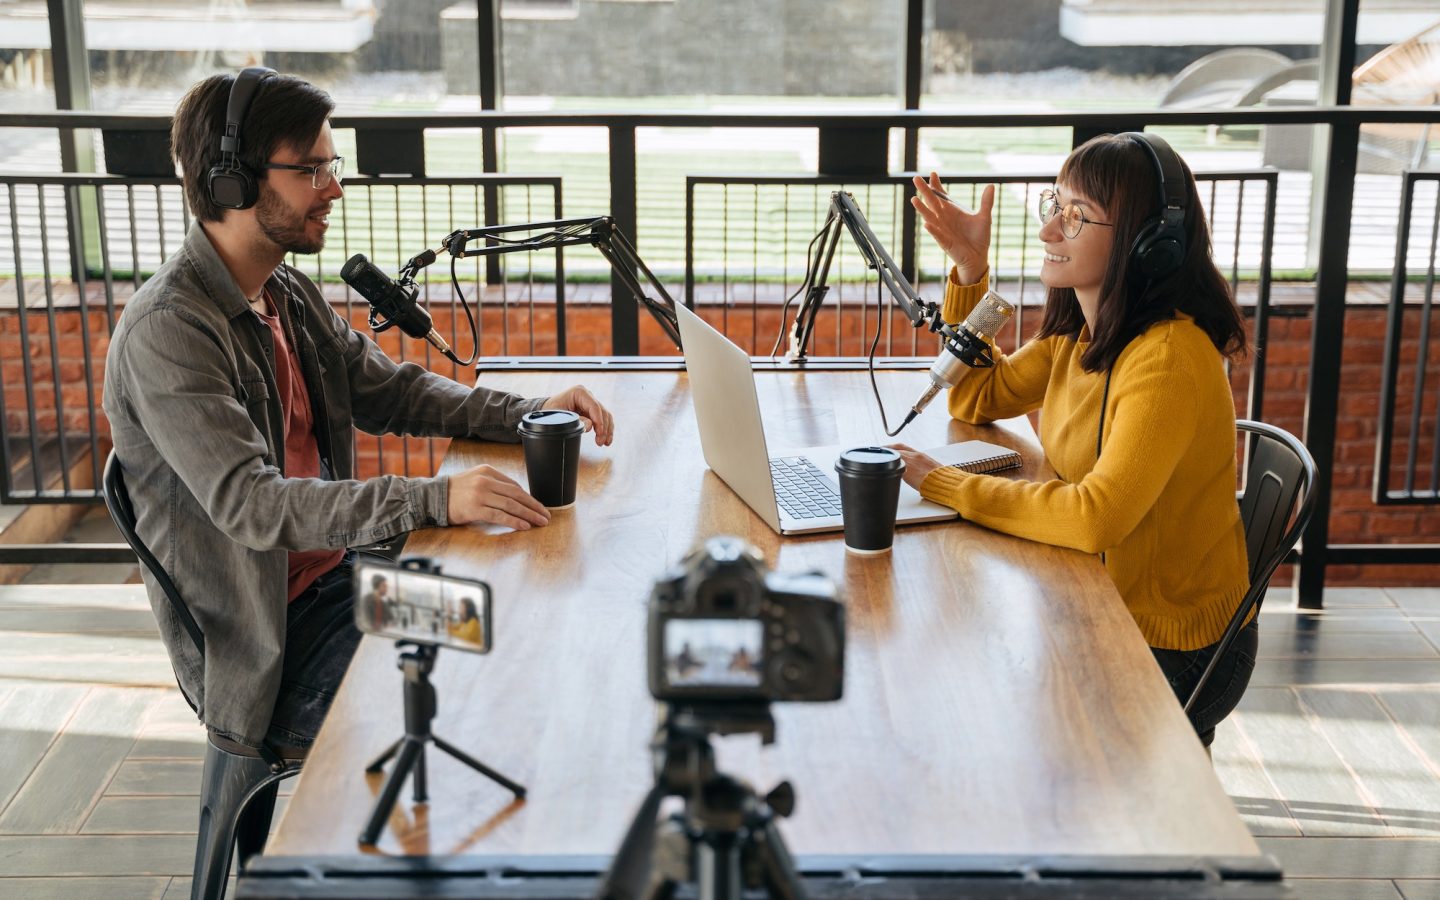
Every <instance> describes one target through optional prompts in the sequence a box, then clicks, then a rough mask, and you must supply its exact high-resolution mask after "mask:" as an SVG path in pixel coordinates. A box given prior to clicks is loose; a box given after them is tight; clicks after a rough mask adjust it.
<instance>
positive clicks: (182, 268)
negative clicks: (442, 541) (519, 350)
mask: <svg viewBox="0 0 1440 900" xmlns="http://www.w3.org/2000/svg"><path fill="white" fill-rule="evenodd" d="M266 287H267V288H268V289H269V292H270V296H271V297H274V298H283V302H281V301H280V300H277V304H276V305H277V306H278V307H279V312H280V316H281V320H282V322H284V324H285V327H286V329H287V333H288V334H289V335H290V336H291V338H292V340H293V343H294V347H295V350H296V353H297V355H298V356H299V358H300V366H301V369H302V373H303V376H304V378H305V384H306V387H307V388H308V389H309V392H310V401H311V404H312V405H313V407H314V419H315V434H316V440H317V442H318V444H319V447H320V457H321V470H322V472H324V473H325V477H324V478H286V477H285V476H284V475H283V474H282V473H283V471H284V467H285V458H284V453H285V438H284V435H285V430H284V423H283V421H282V419H283V413H282V409H281V405H280V397H279V392H278V391H277V390H276V385H275V367H274V362H273V361H274V354H275V346H274V342H273V340H272V338H271V334H270V330H269V328H268V327H267V326H266V325H265V323H264V322H263V321H261V319H260V317H259V316H257V315H256V314H255V312H254V311H253V310H252V309H251V308H250V305H249V303H248V302H247V301H246V299H245V297H244V296H243V295H242V294H241V292H240V289H239V287H238V286H236V284H235V281H234V279H233V278H232V277H231V276H230V273H229V270H227V269H226V268H225V265H224V263H223V262H221V260H220V257H219V255H218V254H217V253H216V252H215V248H214V247H213V246H212V245H211V243H210V240H209V238H208V237H207V236H206V235H205V232H204V230H203V229H202V228H201V227H200V226H199V224H198V223H197V224H195V225H192V226H191V228H190V232H189V234H187V235H186V238H185V242H184V244H183V245H182V246H181V248H180V250H179V252H178V253H176V254H175V255H174V256H173V257H171V258H170V259H169V260H167V261H166V262H165V263H164V264H163V265H162V266H161V267H160V269H159V270H158V271H157V272H156V273H155V275H154V277H152V278H151V279H150V280H149V281H148V282H146V283H145V285H144V287H142V288H141V289H140V290H139V291H137V292H136V293H135V296H134V298H132V299H131V301H130V302H129V304H128V305H127V306H126V308H125V312H124V314H123V315H122V316H121V317H120V322H119V325H118V326H117V328H116V329H115V333H114V336H113V337H112V339H111V342H110V351H109V355H108V356H107V358H106V367H105V393H104V407H105V414H106V416H107V417H108V418H109V420H110V428H111V432H112V435H113V437H114V441H115V453H116V456H117V457H118V458H119V460H120V464H121V465H122V466H123V467H124V471H125V478H126V482H127V484H128V486H129V489H130V495H131V498H132V500H133V502H134V506H135V513H136V515H137V517H138V522H137V526H136V530H137V532H138V533H139V535H140V537H141V538H142V539H144V541H145V542H146V544H148V545H149V547H150V549H151V551H153V552H154V554H155V556H156V557H157V558H158V559H159V561H160V563H161V565H162V566H164V567H165V569H166V571H167V572H169V574H170V577H171V578H172V579H173V580H174V582H175V585H176V587H177V588H178V589H179V591H180V595H181V596H182V597H183V598H184V599H185V602H186V605H187V606H189V608H190V611H191V613H192V614H193V615H194V616H195V619H196V621H197V622H198V623H199V625H200V629H201V631H202V632H203V633H204V635H205V656H204V659H203V661H202V659H201V658H200V655H199V654H198V653H197V652H196V650H195V647H194V645H193V644H192V643H191V642H190V638H189V636H188V635H187V634H186V633H185V631H184V628H183V626H181V624H180V622H179V620H178V619H177V618H176V617H175V616H174V614H173V613H172V612H171V609H170V605H169V602H168V601H167V600H166V599H165V595H164V594H163V593H162V591H161V590H160V587H159V586H158V585H157V584H156V583H155V581H154V579H152V578H151V577H150V574H149V573H148V572H144V573H142V574H143V575H144V578H145V586H146V589H147V592H148V593H149V596H150V605H151V606H152V607H153V608H154V610H155V615H156V618H157V619H158V620H159V622H160V633H161V637H162V638H163V639H164V641H165V645H166V647H167V649H168V650H169V652H170V659H171V660H172V662H173V663H174V665H175V673H176V677H177V678H178V680H179V682H180V686H181V688H182V689H183V690H184V692H185V694H186V695H187V697H188V698H189V700H190V701H191V703H192V705H194V706H195V707H196V711H197V712H198V713H199V715H200V717H201V718H202V719H203V720H204V721H205V723H206V724H207V725H208V726H210V727H211V728H213V729H215V730H216V731H218V732H220V733H221V734H223V735H224V736H226V737H228V738H231V739H232V740H236V741H240V742H242V743H245V744H249V745H251V746H255V745H258V744H259V743H260V741H261V740H262V739H263V738H264V736H265V733H266V731H267V729H268V728H269V725H270V718H271V715H272V713H273V710H274V705H275V697H276V694H277V691H278V689H279V685H280V672H281V661H282V658H283V656H284V653H285V614H286V602H285V594H286V573H287V551H291V550H316V549H321V548H339V547H346V546H360V545H365V544H371V543H375V542H377V541H381V540H385V539H387V538H391V537H394V536H396V535H399V534H403V533H404V532H407V531H412V530H414V529H417V528H423V527H426V526H431V525H445V524H447V513H446V510H447V502H448V490H447V488H448V483H447V481H446V480H445V479H442V478H407V477H401V476H397V475H384V476H381V477H379V478H371V479H369V480H367V481H357V480H355V459H354V452H353V445H352V440H351V439H352V429H353V428H354V427H356V426H358V427H359V428H361V429H362V430H364V431H367V432H370V433H372V434H385V433H388V434H407V435H422V436H424V435H429V436H473V437H479V438H484V439H487V440H495V441H515V440H517V437H516V431H515V428H516V425H517V424H518V423H519V421H520V417H521V416H523V415H524V414H525V413H527V412H530V411H531V410H534V409H536V408H538V407H539V406H540V405H541V404H542V403H543V402H544V400H543V399H538V400H525V399H521V398H520V397H517V396H515V395H513V394H508V393H503V392H499V391H492V390H487V389H485V388H479V387H477V388H475V389H473V390H471V389H468V388H465V387H463V386H461V385H459V384H457V383H456V382H454V381H452V380H450V379H448V378H443V377H441V376H439V375H435V374H433V373H430V372H428V371H426V370H425V369H424V368H422V367H420V366H418V365H415V364H413V363H405V364H402V365H397V364H396V363H395V362H393V361H392V360H391V359H390V358H389V357H388V356H386V355H385V353H384V352H383V351H381V350H380V348H379V347H377V346H376V345H375V342H374V341H372V340H371V339H370V338H369V337H368V336H366V335H363V334H360V333H357V332H356V331H354V330H352V329H351V328H350V325H349V323H348V322H346V321H345V320H344V319H343V318H341V317H340V316H339V315H337V314H336V313H335V312H334V310H332V309H331V308H330V306H329V304H327V303H326V302H325V300H324V299H323V298H322V296H321V294H320V291H319V289H318V288H317V287H316V286H315V285H314V284H313V283H312V282H311V281H310V280H309V279H308V278H306V277H305V276H304V275H302V274H301V273H300V272H299V271H297V270H296V269H293V268H291V267H289V266H285V265H282V266H281V267H280V268H278V269H276V271H275V273H274V274H273V275H272V276H271V277H270V279H269V280H268V281H267V282H266Z"/></svg>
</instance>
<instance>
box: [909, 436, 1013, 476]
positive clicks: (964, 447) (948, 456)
mask: <svg viewBox="0 0 1440 900" xmlns="http://www.w3.org/2000/svg"><path fill="white" fill-rule="evenodd" d="M925 453H926V454H927V455H929V456H930V457H932V458H934V459H935V460H936V461H937V462H939V463H940V464H941V465H945V466H954V467H955V468H957V469H960V470H962V471H965V472H973V473H975V474H977V475H988V474H989V473H991V472H1002V471H1004V470H1005V469H1018V468H1019V467H1020V464H1021V460H1020V454H1019V453H1016V452H1015V451H1014V450H1011V449H1009V448H1008V447H1001V446H999V445H997V444H990V443H987V442H985V441H961V442H960V443H958V444H946V445H945V446H943V447H935V448H933V449H930V450H926V451H925Z"/></svg>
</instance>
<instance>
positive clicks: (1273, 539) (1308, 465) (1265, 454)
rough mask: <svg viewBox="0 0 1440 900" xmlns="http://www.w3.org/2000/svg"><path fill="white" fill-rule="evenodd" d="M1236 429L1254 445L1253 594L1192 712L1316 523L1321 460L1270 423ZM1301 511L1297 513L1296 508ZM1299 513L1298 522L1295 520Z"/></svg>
mask: <svg viewBox="0 0 1440 900" xmlns="http://www.w3.org/2000/svg"><path fill="white" fill-rule="evenodd" d="M1235 429H1236V431H1238V432H1239V433H1240V434H1242V435H1245V436H1246V438H1247V439H1248V440H1249V441H1250V447H1249V448H1248V449H1249V451H1250V463H1249V466H1248V467H1247V469H1246V473H1247V474H1246V478H1245V490H1244V491H1243V492H1242V493H1241V494H1240V496H1239V501H1240V521H1241V522H1242V523H1244V526H1245V551H1246V553H1247V555H1248V556H1249V557H1250V590H1248V591H1246V592H1245V596H1244V598H1242V599H1241V601H1240V605H1239V607H1238V608H1237V609H1236V610H1235V614H1234V615H1233V616H1231V617H1230V624H1229V625H1227V626H1226V628H1225V634H1224V635H1223V636H1222V637H1221V638H1220V642H1219V644H1220V645H1219V646H1218V647H1217V648H1216V649H1215V655H1214V656H1212V657H1211V658H1210V662H1209V664H1208V665H1207V666H1206V667H1205V671H1204V672H1203V673H1202V674H1201V675H1200V680H1199V681H1198V682H1197V683H1196V684H1195V687H1194V689H1193V690H1192V691H1191V692H1190V697H1189V699H1187V700H1186V701H1185V712H1186V714H1189V713H1190V711H1191V710H1192V709H1193V708H1194V706H1195V702H1196V701H1197V700H1198V699H1200V694H1201V692H1202V691H1204V690H1205V685H1206V684H1208V683H1209V681H1210V676H1211V675H1212V674H1214V672H1215V668H1216V666H1218V665H1219V663H1220V660H1221V658H1222V657H1224V656H1225V653H1226V651H1228V650H1229V649H1230V645H1231V644H1232V643H1234V642H1235V635H1237V634H1239V633H1240V629H1241V628H1243V627H1244V626H1245V620H1246V619H1249V618H1250V611H1251V610H1252V609H1259V608H1260V605H1261V604H1262V603H1264V602H1265V591H1266V590H1267V589H1268V588H1269V586H1270V576H1271V575H1274V574H1275V570H1276V569H1278V568H1279V567H1280V564H1281V563H1282V562H1284V561H1285V556H1286V555H1287V554H1288V553H1289V552H1290V549H1291V548H1292V547H1294V546H1295V543H1296V542H1297V541H1299V540H1300V535H1301V533H1302V532H1304V531H1305V526H1306V525H1308V524H1309V522H1310V515H1311V513H1312V512H1313V511H1314V507H1315V495H1314V491H1313V490H1312V488H1313V487H1314V485H1315V460H1314V459H1312V458H1311V456H1310V451H1309V450H1306V449H1305V445H1304V444H1302V443H1300V440H1299V439H1298V438H1296V437H1295V436H1294V435H1293V434H1291V433H1290V432H1288V431H1286V430H1284V429H1283V428H1276V427H1275V426H1274V425H1266V424H1265V423H1264V422H1252V421H1249V420H1248V419H1241V420H1240V421H1238V422H1236V423H1235ZM1297 503H1298V505H1299V510H1298V511H1296V505H1297ZM1291 513H1294V518H1293V519H1292V518H1291Z"/></svg>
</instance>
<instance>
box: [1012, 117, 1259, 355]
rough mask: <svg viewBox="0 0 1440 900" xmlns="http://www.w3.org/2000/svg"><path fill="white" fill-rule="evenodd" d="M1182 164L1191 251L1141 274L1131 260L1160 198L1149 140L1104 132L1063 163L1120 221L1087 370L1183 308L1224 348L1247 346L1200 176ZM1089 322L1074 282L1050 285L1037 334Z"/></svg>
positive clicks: (1229, 351)
mask: <svg viewBox="0 0 1440 900" xmlns="http://www.w3.org/2000/svg"><path fill="white" fill-rule="evenodd" d="M1177 158H1178V156H1177ZM1180 167H1181V169H1183V170H1184V172H1185V198H1186V203H1185V237H1186V251H1185V259H1184V260H1183V261H1182V262H1181V263H1180V266H1179V267H1178V268H1177V269H1175V271H1173V272H1171V273H1170V274H1169V275H1165V276H1162V277H1160V278H1157V279H1154V280H1148V279H1145V278H1144V276H1141V275H1137V274H1136V273H1135V272H1134V271H1133V270H1132V268H1131V265H1130V248H1131V246H1132V245H1133V244H1134V243H1135V236H1136V235H1137V234H1138V233H1139V232H1140V230H1141V228H1142V227H1143V226H1144V225H1145V224H1146V223H1147V222H1148V221H1149V220H1150V219H1151V218H1152V217H1154V216H1155V214H1156V212H1157V211H1158V210H1159V209H1160V204H1161V198H1160V182H1159V179H1158V177H1157V176H1156V173H1155V163H1154V160H1152V159H1151V158H1150V155H1149V153H1147V152H1146V151H1145V148H1144V147H1141V146H1140V145H1139V144H1137V143H1136V142H1135V141H1134V140H1133V139H1132V138H1128V137H1124V136H1121V135H1113V134H1105V135H1101V136H1099V137H1097V138H1093V139H1091V140H1089V141H1086V142H1085V143H1084V144H1082V145H1080V146H1079V147H1077V148H1076V149H1075V151H1074V152H1073V153H1071V154H1070V156H1069V158H1068V159H1066V160H1065V164H1064V165H1062V166H1061V167H1060V174H1059V176H1058V177H1057V179H1056V181H1057V182H1058V183H1061V184H1064V185H1065V186H1067V187H1069V188H1070V189H1072V190H1074V191H1077V192H1079V193H1081V194H1084V195H1085V196H1086V197H1087V198H1089V199H1091V200H1094V201H1095V202H1096V203H1099V204H1100V205H1101V206H1103V207H1104V208H1105V214H1106V216H1107V219H1108V221H1109V222H1110V223H1111V224H1112V225H1113V226H1114V235H1115V241H1114V243H1113V244H1112V245H1111V248H1110V261H1109V264H1108V265H1107V266H1106V269H1105V278H1104V280H1103V281H1102V282H1101V284H1100V302H1099V305H1098V309H1097V311H1096V317H1095V318H1096V321H1095V329H1094V332H1093V333H1092V334H1091V335H1090V346H1089V347H1087V348H1086V349H1085V352H1084V353H1083V354H1081V356H1080V367H1081V368H1083V369H1084V370H1085V371H1087V372H1102V371H1109V369H1110V368H1111V367H1113V366H1114V365H1115V360H1116V359H1117V358H1119V356H1120V353H1121V351H1123V350H1124V349H1125V347H1126V346H1127V345H1129V343H1130V341H1131V340H1133V339H1134V338H1135V337H1137V336H1138V335H1140V334H1142V333H1144V331H1145V330H1146V329H1147V328H1149V327H1150V326H1151V325H1154V324H1155V323H1156V322H1161V321H1164V320H1166V319H1173V318H1174V317H1175V313H1176V312H1183V313H1185V314H1186V315H1189V316H1190V317H1191V318H1193V319H1194V320H1195V324H1196V325H1198V326H1199V327H1200V329H1201V330H1202V331H1204V332H1205V333H1206V334H1207V335H1209V337H1210V341H1211V343H1213V344H1214V345H1215V349H1217V350H1219V351H1220V352H1221V353H1222V354H1223V355H1225V356H1228V357H1234V356H1237V355H1242V354H1244V353H1245V352H1246V351H1247V345H1246V340H1245V322H1244V319H1243V318H1242V317H1241V315H1240V308H1239V307H1238V306H1237V305H1236V304H1235V296H1234V294H1233V293H1232V292H1231V290H1230V284H1229V282H1227V281H1226V280H1225V277H1224V276H1223V275H1221V274H1220V271H1219V269H1217V268H1215V263H1214V261H1213V260H1212V259H1211V257H1210V229H1209V227H1208V226H1207V225H1206V223H1205V215H1204V212H1203V211H1202V210H1201V209H1200V200H1199V192H1198V191H1197V190H1196V187H1195V176H1194V175H1192V174H1191V172H1190V167H1189V166H1187V165H1186V164H1185V161H1184V160H1180ZM1090 227H1092V228H1093V227H1095V226H1090ZM1084 325H1085V317H1084V315H1083V314H1082V313H1081V311H1080V301H1079V300H1078V299H1076V297H1075V291H1074V289H1072V288H1051V289H1050V290H1049V292H1048V293H1047V295H1046V299H1045V315H1044V317H1043V318H1042V319H1041V322H1040V330H1039V332H1038V333H1037V334H1036V337H1038V338H1044V337H1050V336H1051V335H1065V336H1069V337H1078V336H1079V334H1080V329H1081V328H1082V327H1083V326H1084Z"/></svg>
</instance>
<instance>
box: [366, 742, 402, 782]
mask: <svg viewBox="0 0 1440 900" xmlns="http://www.w3.org/2000/svg"><path fill="white" fill-rule="evenodd" d="M403 743H405V739H404V738H403V737H402V738H401V739H400V740H398V741H396V742H395V743H393V744H391V745H390V749H388V750H386V751H385V752H384V753H382V754H380V755H379V756H377V757H375V761H374V762H372V763H371V764H370V765H368V766H366V767H365V771H367V772H369V773H371V774H372V775H373V774H374V773H376V772H378V771H380V770H381V769H383V768H385V764H386V763H387V762H389V761H390V760H391V759H392V758H393V757H394V756H395V754H396V753H398V752H400V745H401V744H403Z"/></svg>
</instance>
